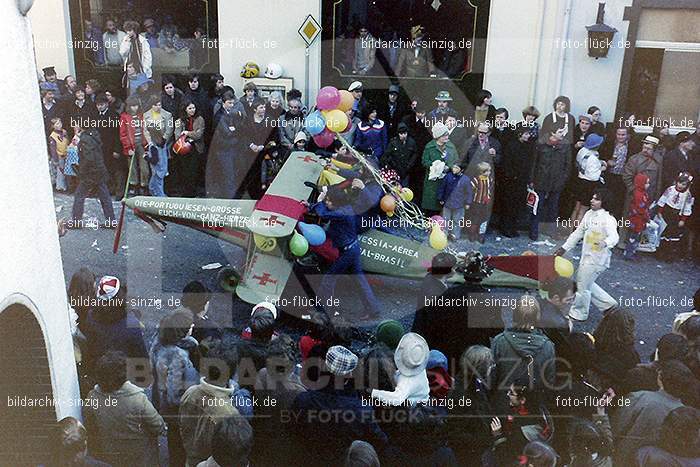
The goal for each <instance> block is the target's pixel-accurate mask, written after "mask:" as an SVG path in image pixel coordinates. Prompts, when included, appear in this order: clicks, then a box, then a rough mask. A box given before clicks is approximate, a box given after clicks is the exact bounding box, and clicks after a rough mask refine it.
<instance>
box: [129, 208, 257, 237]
mask: <svg viewBox="0 0 700 467" xmlns="http://www.w3.org/2000/svg"><path fill="white" fill-rule="evenodd" d="M125 203H126V205H127V207H129V208H131V209H133V211H134V213H135V214H136V215H137V216H139V217H141V218H142V219H144V220H146V221H152V220H156V221H163V222H173V223H175V224H180V225H184V226H187V227H191V228H193V229H196V230H199V231H201V232H204V233H206V234H209V235H212V236H214V237H217V238H220V239H222V240H225V241H227V242H229V243H233V244H235V245H238V246H241V247H247V246H248V241H249V237H250V231H249V230H250V229H249V223H250V215H251V214H252V212H253V209H254V207H255V200H250V199H210V198H167V197H166V198H161V197H151V196H135V197H133V198H128V199H127V200H126V201H125Z"/></svg>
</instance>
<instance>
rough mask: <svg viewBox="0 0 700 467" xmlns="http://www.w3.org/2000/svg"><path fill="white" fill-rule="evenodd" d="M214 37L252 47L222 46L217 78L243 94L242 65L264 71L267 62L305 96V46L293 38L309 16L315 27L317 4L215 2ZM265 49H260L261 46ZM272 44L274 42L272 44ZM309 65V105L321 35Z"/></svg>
mask: <svg viewBox="0 0 700 467" xmlns="http://www.w3.org/2000/svg"><path fill="white" fill-rule="evenodd" d="M218 5H219V38H220V40H221V41H222V43H224V44H226V43H227V42H231V41H233V42H234V43H235V41H236V39H243V40H247V39H254V40H255V41H256V44H255V46H254V47H253V48H237V47H235V46H234V47H222V48H220V49H219V63H220V69H221V74H222V75H224V76H225V77H226V83H227V84H228V85H230V86H232V87H233V88H234V89H235V90H236V95H237V96H239V97H240V96H241V95H242V89H243V79H242V78H241V77H240V71H241V67H242V66H243V64H244V63H246V62H248V61H254V62H255V63H257V64H258V66H259V67H260V69H261V70H260V74H261V75H262V73H264V71H265V66H266V65H267V64H268V63H269V62H276V63H279V64H280V65H282V67H283V68H284V75H283V76H284V77H291V78H294V87H296V88H297V89H299V90H300V91H302V92H304V82H305V78H304V52H305V46H306V43H305V42H304V40H303V39H302V38H301V36H300V35H299V34H298V32H297V31H298V30H299V27H300V26H301V23H302V22H303V21H304V19H306V16H307V15H309V14H311V15H312V16H313V17H314V18H315V19H316V21H318V23H319V24H320V23H321V22H322V21H321V1H320V0H294V1H293V2H290V1H289V0H257V1H249V0H225V1H223V0H220V1H219V2H218ZM266 41H268V42H267V44H268V45H269V47H267V48H266V47H265V44H266ZM273 42H274V44H273ZM309 52H310V63H309V75H310V76H309V94H310V95H309V96H306V95H304V100H305V101H306V102H314V101H315V99H316V92H317V91H318V90H319V89H320V88H321V86H322V85H321V82H320V77H321V36H320V35H319V36H318V37H317V38H316V41H315V42H314V43H313V44H312V45H311V47H310V49H309Z"/></svg>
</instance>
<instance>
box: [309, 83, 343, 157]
mask: <svg viewBox="0 0 700 467" xmlns="http://www.w3.org/2000/svg"><path fill="white" fill-rule="evenodd" d="M354 102H355V98H354V97H352V94H350V92H349V91H346V90H344V89H343V90H340V91H338V89H336V88H334V87H333V86H325V87H323V88H321V90H320V91H319V92H318V95H317V96H316V108H317V109H318V110H315V111H313V112H311V113H310V114H309V115H307V116H306V119H305V120H304V125H305V128H306V131H308V132H309V134H310V135H311V136H313V138H314V142H315V143H316V145H317V146H318V147H320V148H327V147H328V146H330V145H331V143H332V142H333V140H334V139H335V134H336V133H344V132H346V131H347V130H349V129H350V127H351V126H352V122H351V121H350V119H349V118H348V116H347V113H346V112H347V111H348V110H350V109H352V105H353V103H354Z"/></svg>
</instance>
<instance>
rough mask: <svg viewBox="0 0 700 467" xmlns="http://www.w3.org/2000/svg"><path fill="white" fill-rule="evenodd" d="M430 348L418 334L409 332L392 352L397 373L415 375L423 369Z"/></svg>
mask: <svg viewBox="0 0 700 467" xmlns="http://www.w3.org/2000/svg"><path fill="white" fill-rule="evenodd" d="M428 355H430V349H429V348H428V343H427V342H426V341H425V339H423V337H422V336H421V335H420V334H416V333H415V332H409V333H407V334H404V336H403V337H402V338H401V340H400V341H399V345H398V346H397V347H396V351H395V352H394V363H396V368H398V370H399V373H401V374H402V375H405V376H413V375H417V374H418V373H420V372H421V371H425V365H426V364H427V363H428Z"/></svg>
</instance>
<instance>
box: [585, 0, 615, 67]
mask: <svg viewBox="0 0 700 467" xmlns="http://www.w3.org/2000/svg"><path fill="white" fill-rule="evenodd" d="M604 17H605V3H604V2H601V3H598V17H597V18H596V22H595V24H594V25H592V26H586V29H587V30H588V56H589V57H594V58H595V59H596V60H598V59H599V58H601V57H603V58H604V57H607V56H608V51H609V50H610V47H611V46H612V43H613V42H612V38H613V36H614V35H615V33H616V32H617V29H615V28H613V27H612V26H608V25H607V24H605V23H604V22H603V18H604Z"/></svg>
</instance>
